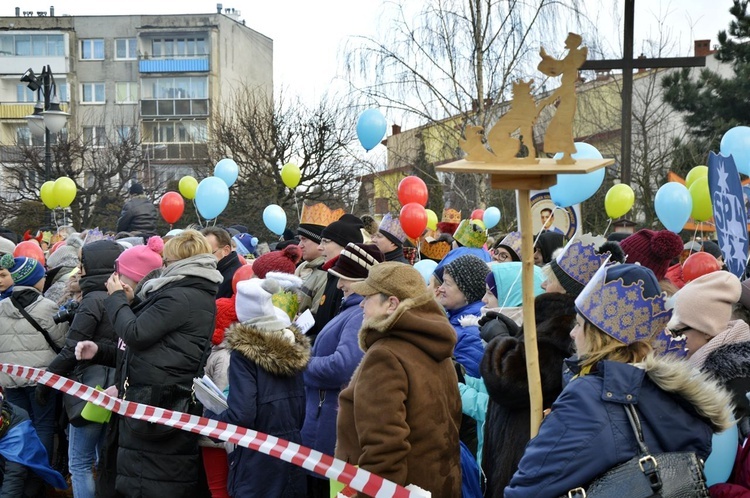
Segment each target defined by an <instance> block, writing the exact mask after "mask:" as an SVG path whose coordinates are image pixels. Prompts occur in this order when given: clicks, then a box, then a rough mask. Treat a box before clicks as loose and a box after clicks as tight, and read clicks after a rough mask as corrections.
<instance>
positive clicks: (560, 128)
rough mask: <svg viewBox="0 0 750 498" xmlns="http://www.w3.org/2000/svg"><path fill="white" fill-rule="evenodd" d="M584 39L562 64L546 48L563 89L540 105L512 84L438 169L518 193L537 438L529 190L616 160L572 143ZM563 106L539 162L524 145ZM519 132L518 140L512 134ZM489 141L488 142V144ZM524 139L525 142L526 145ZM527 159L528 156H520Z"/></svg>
mask: <svg viewBox="0 0 750 498" xmlns="http://www.w3.org/2000/svg"><path fill="white" fill-rule="evenodd" d="M581 43H582V39H581V36H580V35H577V34H575V33H569V34H568V37H567V39H566V40H565V48H567V49H568V53H567V54H566V55H565V57H563V58H562V59H560V60H558V59H555V58H554V57H551V56H550V55H548V54H547V52H546V51H545V50H544V49H542V50H541V51H540V55H541V57H542V61H541V62H540V63H539V66H538V69H539V71H541V72H542V73H544V74H545V75H547V76H561V77H562V78H561V85H560V87H559V88H557V89H556V90H555V91H554V92H552V94H550V95H549V96H548V97H546V98H544V99H543V100H541V101H540V102H535V101H534V98H533V96H532V93H531V85H532V84H533V80H531V81H528V82H526V81H519V82H516V83H514V84H513V98H512V100H511V102H510V110H509V111H508V112H506V113H505V114H504V115H503V116H502V117H501V118H500V119H499V120H498V121H497V123H496V124H495V126H493V127H492V128H491V129H490V130H489V131H488V132H487V133H485V131H484V129H483V128H482V127H481V126H467V127H466V133H465V135H466V138H465V139H462V140H461V141H460V146H461V148H462V149H463V151H464V152H465V153H466V157H465V158H464V159H461V160H459V161H455V162H452V163H449V164H444V165H442V166H438V167H437V168H436V169H437V171H440V172H451V173H480V174H486V175H490V177H491V181H492V187H493V188H501V189H516V190H518V211H519V218H520V225H521V226H520V229H521V262H522V269H523V270H522V277H521V278H522V282H523V323H524V348H525V352H526V370H527V373H528V379H529V398H530V402H531V433H530V437H534V436H536V434H537V432H538V431H539V425H540V424H541V422H542V387H541V376H540V374H539V354H538V352H537V344H536V325H535V319H534V293H533V284H534V244H533V239H532V237H533V233H534V232H533V225H532V222H531V203H530V197H529V191H530V190H542V189H546V188H548V187H551V186H552V185H554V184H556V183H557V175H558V174H560V173H567V174H584V173H590V172H592V171H596V170H598V169H599V168H603V167H605V166H608V165H610V164H613V163H614V161H613V160H612V159H580V160H575V159H573V157H572V154H574V153H575V151H576V150H575V145H574V143H573V141H574V137H573V118H574V116H575V110H576V94H575V81H576V79H577V77H578V69H579V68H580V67H581V66H582V65H583V63H584V62H585V61H586V55H587V53H588V50H587V49H586V47H581ZM555 102H559V104H558V106H557V110H556V112H555V115H554V117H553V118H552V121H550V124H549V126H548V127H547V133H546V135H545V139H544V151H545V152H547V153H558V152H561V153H562V157H561V158H560V159H559V160H555V159H548V158H536V157H534V156H533V155H532V154H526V155H525V154H523V153H521V152H522V150H523V148H524V147H526V148H527V149H528V150H529V151H533V150H534V148H533V144H532V143H531V137H532V134H531V130H532V127H533V126H534V123H535V122H536V120H537V118H538V117H539V113H540V112H541V111H542V109H544V108H545V107H547V106H549V105H552V104H554V103H555ZM516 133H518V138H516V137H515V136H514V134H516ZM485 138H486V143H485ZM524 138H525V141H526V143H524ZM519 156H526V157H519Z"/></svg>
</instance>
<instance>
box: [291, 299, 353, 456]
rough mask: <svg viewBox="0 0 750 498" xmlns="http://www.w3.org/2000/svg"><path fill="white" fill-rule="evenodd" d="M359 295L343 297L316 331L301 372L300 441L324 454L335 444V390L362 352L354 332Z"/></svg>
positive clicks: (345, 383)
mask: <svg viewBox="0 0 750 498" xmlns="http://www.w3.org/2000/svg"><path fill="white" fill-rule="evenodd" d="M361 302H362V296H360V295H357V294H351V295H350V296H349V297H347V298H345V299H344V302H343V304H342V305H341V311H339V314H338V315H336V316H335V317H334V318H333V320H331V321H330V322H328V324H327V325H326V326H325V327H324V328H323V330H321V331H320V334H318V337H317V339H315V345H314V346H313V349H312V357H311V358H310V363H308V364H307V369H306V370H305V373H304V380H305V397H306V406H305V424H304V426H303V427H302V444H304V445H305V446H309V447H310V448H313V449H315V450H318V451H320V452H322V453H325V454H327V455H333V450H334V448H335V447H336V415H337V413H338V408H339V402H338V399H339V392H340V391H341V389H342V388H344V387H345V386H346V385H347V384H348V383H349V379H351V377H352V374H353V373H354V369H356V368H357V365H359V362H360V360H362V356H364V354H365V353H364V352H363V351H362V350H361V349H360V348H359V342H358V338H357V333H358V332H359V329H360V327H361V326H362V313H363V311H362V308H360V307H359V303H361Z"/></svg>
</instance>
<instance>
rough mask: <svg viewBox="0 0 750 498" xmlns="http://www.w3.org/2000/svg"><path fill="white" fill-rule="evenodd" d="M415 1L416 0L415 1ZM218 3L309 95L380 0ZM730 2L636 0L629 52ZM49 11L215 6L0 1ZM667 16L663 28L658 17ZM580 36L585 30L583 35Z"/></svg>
mask: <svg viewBox="0 0 750 498" xmlns="http://www.w3.org/2000/svg"><path fill="white" fill-rule="evenodd" d="M414 1H419V0H414ZM579 1H582V2H583V5H584V8H585V10H586V12H587V14H588V16H589V17H590V18H591V19H592V20H594V21H595V22H596V23H597V25H599V26H600V28H601V29H602V32H603V33H608V32H611V36H608V41H609V44H610V47H609V48H610V50H611V51H612V52H613V53H621V48H620V47H621V46H622V42H621V40H620V38H621V36H622V35H621V29H620V30H618V29H617V27H616V26H615V24H613V23H614V22H616V21H614V20H613V15H612V14H613V12H618V11H619V13H620V17H621V12H622V8H623V7H622V4H623V2H622V0H579ZM221 3H222V4H223V6H224V8H228V7H233V8H235V9H237V10H239V11H240V12H241V14H242V15H241V17H242V18H243V19H245V21H246V24H247V26H249V27H251V28H253V29H255V30H256V31H259V32H261V33H263V34H264V35H266V36H268V37H270V38H272V39H273V41H274V82H275V85H276V87H277V89H278V88H282V87H283V88H285V89H287V90H288V91H290V92H291V93H294V94H300V95H301V96H303V97H304V98H305V99H309V100H314V99H316V98H317V97H318V96H319V95H320V94H321V93H322V92H323V91H325V89H326V88H327V87H328V86H329V84H330V82H331V80H332V79H334V78H335V76H336V73H337V70H338V68H339V66H340V65H339V62H338V54H339V49H340V46H341V44H342V42H343V41H344V40H346V38H347V37H349V36H351V35H373V34H375V32H376V31H377V29H378V23H379V22H380V21H379V14H380V13H381V12H382V5H383V0H324V1H319V2H313V1H310V0H274V1H250V0H223V1H222V2H221ZM731 4H732V2H731V0H671V1H667V0H636V21H635V25H636V35H635V38H636V41H635V47H634V52H635V54H636V55H637V54H639V53H640V52H641V51H645V49H644V46H645V42H644V41H643V40H644V39H646V38H652V39H653V38H658V35H659V32H660V30H661V31H663V30H668V31H669V37H670V39H672V40H673V42H674V44H675V45H674V46H675V48H674V50H675V52H679V53H674V54H672V55H692V41H693V40H694V39H706V38H710V39H711V40H712V44H713V43H716V33H717V32H718V31H719V30H720V29H726V27H727V25H728V23H729V20H730V15H729V12H728V11H729V7H730V6H731ZM50 5H54V6H55V14H56V15H63V14H70V15H103V14H113V15H116V14H178V13H183V14H184V13H209V12H215V11H216V2H212V1H206V0H164V1H154V0H128V1H125V2H104V1H101V0H94V1H92V0H49V1H45V2H40V1H38V0H15V3H14V1H13V0H4V1H2V2H0V16H12V15H15V10H14V7H15V6H19V7H21V10H33V11H47V10H49V6H50ZM658 19H662V20H665V19H666V21H667V22H666V23H665V26H664V27H660V26H659V24H658V22H657V20H658ZM583 35H584V39H585V36H586V34H585V33H583Z"/></svg>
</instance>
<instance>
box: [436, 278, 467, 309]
mask: <svg viewBox="0 0 750 498" xmlns="http://www.w3.org/2000/svg"><path fill="white" fill-rule="evenodd" d="M437 298H438V302H439V303H440V304H442V305H443V308H445V309H447V310H456V309H458V308H461V307H463V306H466V305H467V304H468V302H467V301H466V296H464V293H463V292H461V289H459V288H458V285H456V281H455V280H453V277H451V276H450V274H449V273H447V272H446V273H444V274H443V285H441V286H440V287H438V291H437Z"/></svg>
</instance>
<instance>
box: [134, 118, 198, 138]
mask: <svg viewBox="0 0 750 498" xmlns="http://www.w3.org/2000/svg"><path fill="white" fill-rule="evenodd" d="M207 140H208V126H207V124H206V121H177V122H172V121H152V122H146V123H143V141H144V142H149V143H205V142H206V141H207Z"/></svg>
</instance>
